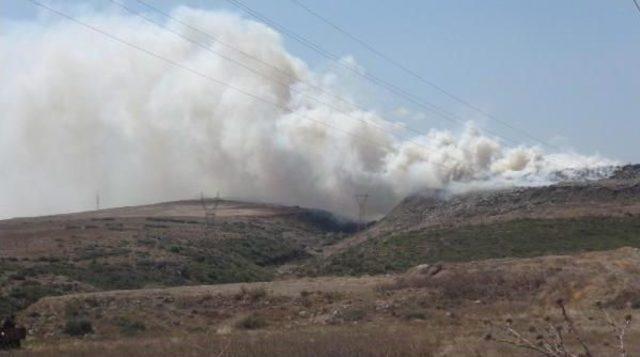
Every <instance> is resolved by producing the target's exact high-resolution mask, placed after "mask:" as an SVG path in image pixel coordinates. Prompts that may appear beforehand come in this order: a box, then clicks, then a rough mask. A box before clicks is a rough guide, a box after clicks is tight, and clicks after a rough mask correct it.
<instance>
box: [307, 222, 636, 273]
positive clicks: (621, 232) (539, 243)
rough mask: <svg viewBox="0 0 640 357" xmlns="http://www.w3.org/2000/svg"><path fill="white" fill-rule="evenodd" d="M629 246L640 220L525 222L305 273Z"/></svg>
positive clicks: (343, 257)
mask: <svg viewBox="0 0 640 357" xmlns="http://www.w3.org/2000/svg"><path fill="white" fill-rule="evenodd" d="M623 246H631V247H640V218H639V217H626V218H584V219H572V220H531V219H524V220H517V221H511V222H504V223H497V224H490V225H481V226H467V227H460V228H453V229H439V230H429V231H423V232H414V233H404V234H398V235H392V236H388V237H385V238H383V239H375V240H370V241H367V242H365V243H363V244H361V245H358V246H354V247H351V248H349V249H348V250H346V251H344V252H341V253H338V254H336V255H333V256H330V257H328V258H326V259H324V260H319V261H315V262H313V263H311V264H309V265H307V266H306V267H305V268H304V269H303V271H304V272H305V273H306V274H312V275H327V274H330V275H334V274H335V275H358V274H380V273H385V272H393V271H402V270H405V269H407V268H409V267H412V266H415V265H418V264H422V263H434V262H439V261H448V262H459V261H472V260H481V259H490V258H505V257H517V258H521V257H534V256H541V255H548V254H564V253H573V252H584V251H596V250H609V249H615V248H619V247H623Z"/></svg>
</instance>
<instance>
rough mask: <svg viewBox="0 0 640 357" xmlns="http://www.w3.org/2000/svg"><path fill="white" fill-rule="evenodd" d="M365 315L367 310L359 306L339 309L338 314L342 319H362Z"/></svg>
mask: <svg viewBox="0 0 640 357" xmlns="http://www.w3.org/2000/svg"><path fill="white" fill-rule="evenodd" d="M366 315H367V312H366V311H365V310H364V309H361V308H350V309H346V310H343V311H341V312H340V313H339V314H338V316H339V317H340V318H341V319H343V320H344V321H351V322H353V321H360V320H362V319H364V317H365V316H366Z"/></svg>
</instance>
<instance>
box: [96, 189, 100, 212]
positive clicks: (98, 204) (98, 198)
mask: <svg viewBox="0 0 640 357" xmlns="http://www.w3.org/2000/svg"><path fill="white" fill-rule="evenodd" d="M98 210H100V192H98V193H96V211H98Z"/></svg>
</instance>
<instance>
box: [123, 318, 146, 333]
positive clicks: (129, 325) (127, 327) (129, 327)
mask: <svg viewBox="0 0 640 357" xmlns="http://www.w3.org/2000/svg"><path fill="white" fill-rule="evenodd" d="M116 325H118V327H120V332H121V333H122V334H124V335H133V334H136V333H138V332H142V331H144V330H146V329H147V327H146V326H145V325H144V324H143V323H142V322H139V321H131V320H129V319H127V318H121V319H119V320H118V321H117V322H116Z"/></svg>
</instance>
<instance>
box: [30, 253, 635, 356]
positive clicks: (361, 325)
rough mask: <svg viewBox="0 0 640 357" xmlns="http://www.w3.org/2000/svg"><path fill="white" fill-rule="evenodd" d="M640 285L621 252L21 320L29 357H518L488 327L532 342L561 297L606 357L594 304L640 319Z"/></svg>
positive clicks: (228, 290) (183, 296)
mask: <svg viewBox="0 0 640 357" xmlns="http://www.w3.org/2000/svg"><path fill="white" fill-rule="evenodd" d="M638 274H640V250H637V249H630V248H625V249H620V250H617V251H612V252H600V253H587V254H581V255H577V256H553V257H541V258H532V259H507V260H490V261H483V262H472V263H455V264H442V265H441V266H439V267H437V268H433V267H425V266H422V267H418V268H416V269H412V270H410V271H409V272H407V273H405V274H400V275H398V276H386V277H362V278H317V279H296V280H286V281H275V282H271V283H251V284H229V285H214V286H200V287H178V288H169V289H152V290H133V291H119V292H104V293H89V294H76V295H71V296H61V297H51V298H44V299H42V300H41V301H39V302H38V303H36V304H34V305H32V306H31V307H29V308H28V309H27V310H26V311H24V312H23V313H21V315H20V316H19V318H20V321H21V322H22V323H25V324H26V325H28V326H30V327H31V331H30V337H29V340H28V342H27V347H28V351H27V352H24V353H23V354H25V355H36V356H39V355H43V356H46V355H57V354H65V355H106V354H127V355H134V356H146V355H152V354H153V355H178V354H179V355H182V354H184V355H193V356H204V355H211V354H213V355H215V354H216V353H220V352H222V351H224V353H223V354H222V355H228V356H244V355H249V356H252V355H253V356H258V355H267V356H269V355H271V356H275V355H309V356H350V355H363V356H389V355H390V356H396V355H397V356H400V355H415V356H436V355H437V356H445V355H446V356H467V355H470V356H471V355H479V356H493V355H496V354H498V355H505V356H510V355H512V356H521V355H523V354H522V351H519V350H517V349H515V348H513V347H510V346H502V345H498V344H495V343H494V342H492V341H485V340H484V339H483V337H484V336H485V334H486V333H487V332H488V328H487V326H486V321H487V320H491V321H494V322H495V323H497V324H499V323H501V322H502V321H505V320H506V319H512V320H513V321H514V325H515V326H517V327H518V328H520V329H522V330H523V331H528V329H529V327H530V326H532V325H535V324H537V323H540V322H541V321H544V319H545V317H547V316H551V317H553V318H558V312H557V309H556V307H555V305H554V301H556V300H557V298H558V297H563V298H565V299H567V301H568V302H569V304H568V306H569V310H570V311H571V313H572V315H574V316H576V321H578V323H579V326H580V328H581V329H583V330H584V331H585V335H586V336H587V338H588V339H589V341H590V342H591V343H593V344H594V345H595V347H594V349H595V350H596V351H599V352H600V354H599V355H606V354H605V353H607V351H609V347H608V346H605V345H604V342H607V341H608V340H609V339H610V333H609V331H608V330H607V326H606V325H603V324H602V320H601V318H600V315H599V311H598V310H597V309H596V307H595V305H596V302H597V301H601V302H603V305H604V306H606V308H607V311H608V312H609V313H610V314H611V315H613V316H616V317H617V318H619V317H620V316H623V315H624V314H628V313H631V314H636V315H637V313H636V312H637V311H638V310H637V306H635V305H634V304H635V303H636V302H637V301H639V299H640V290H638V289H637V287H638V286H637V284H636V283H634V282H637V276H638ZM634 306H635V307H636V308H635V309H634ZM70 317H80V318H83V319H87V320H88V321H91V323H92V327H93V330H94V331H93V333H91V334H88V335H87V336H85V337H80V338H78V337H72V336H68V334H66V333H65V332H64V331H63V330H62V329H60V326H62V325H64V323H65V321H67V319H69V318H70ZM637 318H640V316H638V317H637ZM136 326H137V327H136ZM141 326H143V327H141ZM639 327H640V326H638V325H633V326H632V328H631V329H630V330H629V332H628V334H627V336H628V341H630V342H629V344H630V345H629V346H630V351H638V349H639V348H640V344H639V343H638V342H640V340H639V339H638V338H639V337H640V328H639ZM609 343H610V344H613V343H615V341H610V342H609ZM107 346H108V347H107ZM634 349H635V350H634ZM631 355H633V354H631Z"/></svg>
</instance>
